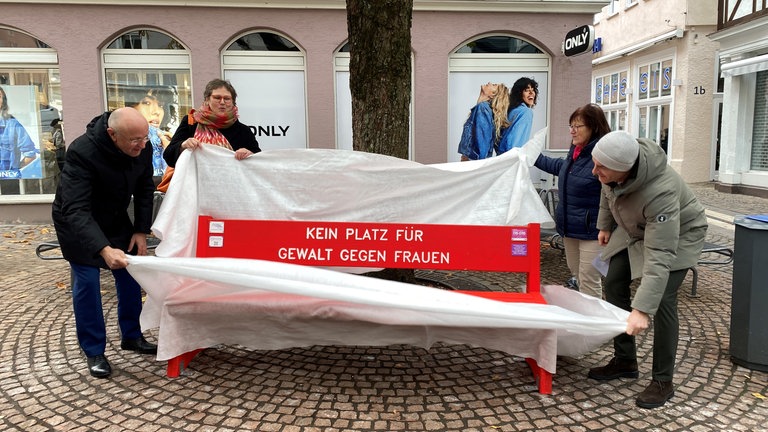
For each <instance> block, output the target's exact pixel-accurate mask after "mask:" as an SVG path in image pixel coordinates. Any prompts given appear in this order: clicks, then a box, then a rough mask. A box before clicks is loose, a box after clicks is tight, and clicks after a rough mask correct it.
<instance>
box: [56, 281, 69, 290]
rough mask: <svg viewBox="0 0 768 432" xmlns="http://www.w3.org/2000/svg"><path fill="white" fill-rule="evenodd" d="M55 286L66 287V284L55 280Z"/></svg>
mask: <svg viewBox="0 0 768 432" xmlns="http://www.w3.org/2000/svg"><path fill="white" fill-rule="evenodd" d="M56 288H61V289H66V288H67V284H66V283H64V282H56Z"/></svg>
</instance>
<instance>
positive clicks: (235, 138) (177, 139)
mask: <svg viewBox="0 0 768 432" xmlns="http://www.w3.org/2000/svg"><path fill="white" fill-rule="evenodd" d="M196 130H197V124H196V123H195V124H189V116H188V115H185V116H184V117H183V118H182V119H181V123H180V124H179V127H178V128H176V132H174V134H173V137H172V138H171V142H170V143H169V144H168V147H166V148H165V150H164V151H163V159H165V162H166V163H167V164H168V166H172V167H175V166H176V161H177V160H179V156H180V155H181V152H182V148H181V144H182V143H183V142H184V141H186V140H187V138H192V137H193V136H195V131H196ZM219 132H221V134H222V135H224V138H226V139H227V141H229V145H231V146H232V150H237V149H241V148H246V149H248V150H250V151H251V152H252V153H258V152H260V151H261V149H260V148H259V143H258V141H256V137H255V136H254V135H253V132H252V131H251V128H250V127H248V126H246V125H244V124H242V123H240V120H235V122H234V123H233V124H232V126H230V127H228V128H222V129H219Z"/></svg>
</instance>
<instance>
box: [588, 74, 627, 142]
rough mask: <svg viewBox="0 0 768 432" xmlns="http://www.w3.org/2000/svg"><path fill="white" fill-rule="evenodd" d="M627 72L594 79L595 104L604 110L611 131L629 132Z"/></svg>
mask: <svg viewBox="0 0 768 432" xmlns="http://www.w3.org/2000/svg"><path fill="white" fill-rule="evenodd" d="M627 89H628V81H627V71H626V70H622V71H619V72H614V73H611V74H608V75H601V76H597V77H595V78H594V90H595V92H594V102H595V103H596V104H598V105H600V107H601V108H602V109H603V112H605V117H606V119H607V120H608V124H609V125H610V126H611V130H614V131H615V130H627V124H626V123H627Z"/></svg>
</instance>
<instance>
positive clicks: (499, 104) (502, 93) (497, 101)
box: [490, 84, 509, 142]
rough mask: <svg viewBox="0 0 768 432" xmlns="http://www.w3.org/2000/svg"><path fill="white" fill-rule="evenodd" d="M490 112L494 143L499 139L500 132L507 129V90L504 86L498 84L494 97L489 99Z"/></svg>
mask: <svg viewBox="0 0 768 432" xmlns="http://www.w3.org/2000/svg"><path fill="white" fill-rule="evenodd" d="M490 103H491V110H492V111H493V125H494V129H495V131H494V132H495V133H494V137H495V141H497V142H498V141H499V139H501V131H502V130H504V129H505V128H508V127H509V119H508V118H507V111H508V110H509V89H508V88H507V86H505V85H504V84H499V85H498V87H497V89H496V95H494V96H493V97H492V98H491V101H490Z"/></svg>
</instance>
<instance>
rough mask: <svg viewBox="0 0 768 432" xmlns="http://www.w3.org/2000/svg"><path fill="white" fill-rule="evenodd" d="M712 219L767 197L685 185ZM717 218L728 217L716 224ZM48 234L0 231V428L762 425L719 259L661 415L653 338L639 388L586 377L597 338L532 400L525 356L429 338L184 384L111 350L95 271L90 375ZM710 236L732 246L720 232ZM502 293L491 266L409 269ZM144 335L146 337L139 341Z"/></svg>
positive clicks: (603, 352)
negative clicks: (98, 361)
mask: <svg viewBox="0 0 768 432" xmlns="http://www.w3.org/2000/svg"><path fill="white" fill-rule="evenodd" d="M692 187H693V188H694V190H695V191H696V193H697V195H698V196H699V197H700V199H701V200H702V202H704V203H705V205H706V206H707V207H708V208H709V209H712V210H713V211H715V212H717V213H718V214H719V215H730V216H733V215H738V214H750V213H758V212H760V213H766V212H768V200H766V199H760V198H753V197H746V196H743V195H729V194H722V193H718V192H715V191H714V188H713V187H712V185H711V184H708V183H703V184H696V185H692ZM726 219H727V218H726ZM54 237H55V234H54V232H53V228H52V226H50V225H4V226H0V274H1V275H2V279H1V281H2V282H1V283H0V294H1V296H0V320H1V321H2V326H1V327H0V335H1V337H2V348H1V350H0V389H1V390H0V393H2V397H1V398H0V430H3V431H5V430H8V431H152V432H155V431H157V432H159V431H245V430H254V431H256V430H258V431H285V432H289V431H369V430H376V431H529V430H537V431H592V430H601V431H602V430H607V431H637V430H649V431H698V432H705V431H768V400H766V399H765V397H768V373H766V372H761V371H755V370H750V369H747V368H743V367H740V366H737V365H735V364H733V363H732V362H731V360H730V357H729V354H728V347H729V339H730V337H729V327H730V292H731V276H732V274H731V272H732V267H731V266H730V265H725V266H700V269H699V273H700V279H699V288H698V291H699V294H700V296H699V297H696V298H692V297H690V296H689V295H687V294H688V293H689V292H690V283H691V280H690V276H689V277H688V278H687V279H686V281H685V283H684V284H683V286H682V288H681V294H680V301H679V303H680V307H679V309H680V323H681V329H680V330H681V331H680V346H679V348H678V363H677V370H676V375H675V385H676V395H675V397H674V398H673V399H672V400H671V401H670V402H669V403H668V404H667V405H665V406H664V407H662V408H659V409H655V410H647V409H641V408H638V407H636V406H635V402H634V400H635V396H636V395H637V393H639V392H640V391H642V390H643V389H644V388H645V386H646V384H647V383H648V380H649V379H650V368H651V359H650V358H649V357H650V348H651V338H652V336H651V334H652V333H651V332H650V331H647V332H645V333H644V334H643V335H642V336H640V337H638V346H639V352H638V354H639V357H640V358H639V361H640V373H641V376H640V379H637V380H629V379H622V380H619V381H615V382H607V383H602V382H601V383H599V382H596V381H592V380H589V379H587V378H586V377H585V376H586V373H587V371H588V369H589V368H590V367H594V366H596V365H601V364H603V363H604V362H606V361H608V360H609V359H610V357H611V349H610V346H609V345H610V344H608V345H606V346H604V347H602V348H600V349H598V350H596V351H594V352H591V353H589V354H587V355H585V356H583V357H582V358H578V359H576V358H565V357H563V358H560V359H559V360H558V363H557V374H556V375H555V377H554V383H553V394H552V395H541V394H539V393H537V392H536V386H535V382H534V381H533V379H532V377H531V375H530V372H529V370H528V368H527V366H526V364H525V362H524V361H523V360H522V359H520V358H514V357H509V356H507V355H504V354H502V353H500V352H496V351H489V350H486V349H482V348H472V347H468V346H463V345H461V346H448V345H443V344H437V345H435V346H434V347H433V348H431V349H429V350H424V349H421V348H414V347H410V346H386V347H343V346H333V347H307V348H296V349H289V350H281V351H254V350H248V349H244V348H241V347H237V346H223V347H218V348H216V349H209V350H206V351H204V352H203V353H202V354H201V355H200V356H198V357H197V358H196V359H195V360H194V361H193V362H192V364H191V367H190V368H189V369H187V370H186V371H185V373H184V375H183V376H181V377H180V378H177V379H170V378H166V377H165V364H164V363H162V362H157V361H154V359H153V358H151V357H149V356H142V355H138V354H135V353H130V352H124V351H121V350H120V349H119V342H120V341H119V337H118V334H119V332H118V330H117V328H116V301H115V295H114V284H113V283H112V281H111V278H110V277H107V272H102V274H103V276H104V278H103V294H104V308H105V314H106V319H107V323H108V329H107V331H108V338H109V341H108V345H107V351H106V355H107V357H108V358H109V360H110V362H111V363H112V365H113V368H114V374H113V376H112V378H111V379H108V380H98V379H94V378H91V377H90V376H89V375H88V372H87V370H86V365H85V359H84V357H83V356H82V354H81V352H80V350H79V348H78V345H77V341H76V337H75V330H74V318H73V313H72V305H71V296H70V293H69V273H68V266H67V264H66V263H65V262H64V261H42V260H39V259H37V258H36V256H35V253H34V249H35V247H36V246H37V244H39V243H40V242H41V241H42V240H47V239H53V238H54ZM708 240H710V241H713V242H717V243H721V244H729V245H732V244H733V230H732V227H731V228H730V229H729V228H728V226H727V223H725V224H719V225H717V226H713V227H712V229H710V232H709V234H708ZM420 275H421V276H424V277H431V278H433V279H439V278H441V277H442V278H446V279H461V280H465V281H467V283H471V284H476V285H481V286H484V287H487V288H488V289H498V290H515V289H517V288H518V287H519V286H520V285H521V284H522V280H521V279H519V278H518V277H517V276H510V275H506V274H501V273H450V274H447V273H441V274H430V272H423V273H420ZM567 276H568V274H567V271H565V259H564V257H563V256H562V255H561V254H560V252H558V251H556V250H553V249H550V248H548V247H545V248H544V249H543V251H542V279H543V283H546V284H562V283H564V281H565V280H566V279H567ZM149 337H150V339H155V337H156V334H155V333H152V332H150V333H149Z"/></svg>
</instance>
